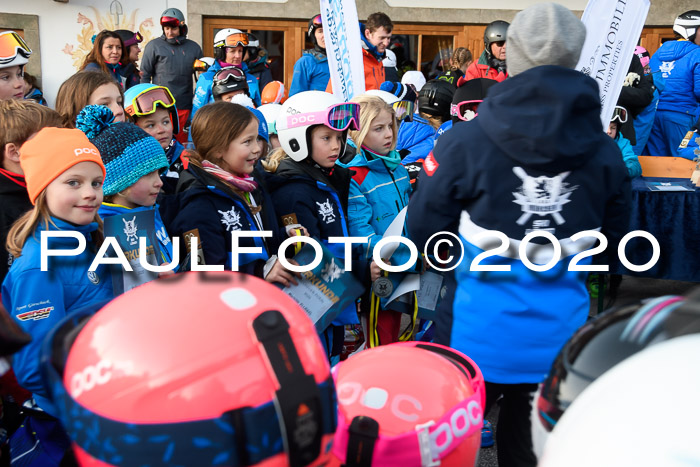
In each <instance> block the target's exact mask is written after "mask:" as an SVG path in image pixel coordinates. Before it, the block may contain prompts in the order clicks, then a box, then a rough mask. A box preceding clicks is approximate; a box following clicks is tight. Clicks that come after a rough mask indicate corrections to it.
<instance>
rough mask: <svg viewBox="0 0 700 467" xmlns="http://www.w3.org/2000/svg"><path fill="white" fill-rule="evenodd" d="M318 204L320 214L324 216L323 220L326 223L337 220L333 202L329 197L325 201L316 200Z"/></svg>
mask: <svg viewBox="0 0 700 467" xmlns="http://www.w3.org/2000/svg"><path fill="white" fill-rule="evenodd" d="M316 204H318V214H319V215H320V216H323V222H325V223H326V224H331V223H333V222H335V213H334V212H333V206H331V202H330V200H329V199H328V198H326V202H325V203H319V202H318V201H316Z"/></svg>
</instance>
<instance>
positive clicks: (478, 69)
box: [464, 62, 508, 83]
mask: <svg viewBox="0 0 700 467" xmlns="http://www.w3.org/2000/svg"><path fill="white" fill-rule="evenodd" d="M507 77H508V73H499V72H498V70H496V69H495V68H491V67H490V66H489V65H487V64H482V63H478V62H473V63H472V64H471V65H469V68H467V71H466V72H465V73H464V79H465V80H468V79H475V78H488V79H495V80H496V81H498V82H499V83H500V82H501V81H503V80H505V79H506V78H507Z"/></svg>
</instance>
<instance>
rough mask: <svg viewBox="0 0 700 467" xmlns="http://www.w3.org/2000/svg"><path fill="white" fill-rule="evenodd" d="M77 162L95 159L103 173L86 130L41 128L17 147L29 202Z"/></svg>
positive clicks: (100, 159) (103, 168) (100, 162)
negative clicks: (84, 131)
mask: <svg viewBox="0 0 700 467" xmlns="http://www.w3.org/2000/svg"><path fill="white" fill-rule="evenodd" d="M80 162H94V163H95V164H97V165H99V166H100V168H101V169H102V175H103V176H104V175H105V166H104V164H103V163H102V158H101V157H100V152H99V151H98V150H97V148H96V147H95V145H94V144H92V143H91V142H90V140H88V138H87V136H85V133H83V132H82V131H80V130H76V129H68V128H43V129H42V130H41V131H39V132H38V133H37V134H36V136H34V137H33V138H31V139H30V140H29V141H27V142H26V143H24V144H23V145H22V147H21V148H20V156H19V165H20V166H21V167H22V170H23V171H24V179H25V181H26V183H27V192H28V193H29V199H30V201H31V202H32V204H35V201H36V198H37V196H39V194H40V193H41V192H42V191H43V190H44V188H46V187H47V186H48V185H49V183H51V182H53V181H54V180H55V179H56V177H58V176H59V175H61V174H62V173H63V172H65V171H66V170H68V169H69V168H71V167H73V166H74V165H75V164H78V163H80Z"/></svg>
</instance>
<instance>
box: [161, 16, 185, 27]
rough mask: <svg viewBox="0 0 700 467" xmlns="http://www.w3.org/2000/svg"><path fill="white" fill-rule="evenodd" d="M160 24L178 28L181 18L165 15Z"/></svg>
mask: <svg viewBox="0 0 700 467" xmlns="http://www.w3.org/2000/svg"><path fill="white" fill-rule="evenodd" d="M160 25H161V26H167V27H169V28H177V27H179V26H180V20H179V19H177V18H173V17H172V16H163V17H162V18H161V19H160Z"/></svg>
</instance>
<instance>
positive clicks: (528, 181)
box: [513, 167, 578, 225]
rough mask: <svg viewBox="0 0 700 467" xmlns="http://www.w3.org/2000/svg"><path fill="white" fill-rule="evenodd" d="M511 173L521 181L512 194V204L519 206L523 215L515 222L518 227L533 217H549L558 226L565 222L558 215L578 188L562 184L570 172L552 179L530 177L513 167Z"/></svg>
mask: <svg viewBox="0 0 700 467" xmlns="http://www.w3.org/2000/svg"><path fill="white" fill-rule="evenodd" d="M513 173H514V174H515V175H517V176H518V177H519V178H520V179H521V180H522V181H523V184H522V186H521V187H520V190H519V191H518V192H515V193H513V196H515V200H514V201H513V202H514V203H515V204H519V205H520V206H521V207H522V210H523V214H522V215H521V216H520V218H518V220H517V224H518V225H523V224H525V223H526V222H527V221H528V220H529V219H530V217H532V216H533V215H537V216H547V215H551V216H552V217H553V218H554V221H555V222H556V223H557V224H558V225H561V224H563V223H564V222H566V221H565V220H564V217H563V216H562V215H561V214H560V212H561V210H562V206H564V205H565V204H567V203H569V202H570V201H571V200H570V199H569V196H571V192H572V191H574V190H575V189H576V188H578V186H574V187H569V184H568V183H564V179H565V178H566V177H568V176H569V173H571V172H562V173H560V174H558V175H555V176H554V177H545V176H540V177H532V176H530V175H528V174H527V172H525V169H523V168H522V167H513Z"/></svg>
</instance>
